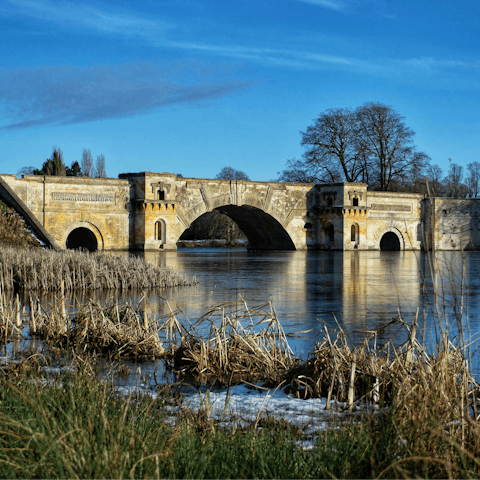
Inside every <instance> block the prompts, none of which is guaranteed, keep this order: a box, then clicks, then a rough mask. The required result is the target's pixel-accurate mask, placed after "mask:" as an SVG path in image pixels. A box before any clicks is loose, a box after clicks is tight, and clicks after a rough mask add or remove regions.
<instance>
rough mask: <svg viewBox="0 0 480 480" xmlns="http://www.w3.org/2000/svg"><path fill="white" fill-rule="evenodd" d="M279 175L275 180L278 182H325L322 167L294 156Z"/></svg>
mask: <svg viewBox="0 0 480 480" xmlns="http://www.w3.org/2000/svg"><path fill="white" fill-rule="evenodd" d="M277 175H279V177H278V178H277V179H276V180H274V181H276V182H293V183H324V182H325V180H324V177H323V176H322V172H321V168H319V167H318V166H316V165H315V164H314V163H313V162H312V163H310V162H305V160H298V159H296V158H292V159H291V160H287V164H286V168H285V169H284V170H282V171H280V172H277Z"/></svg>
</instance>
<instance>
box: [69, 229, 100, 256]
mask: <svg viewBox="0 0 480 480" xmlns="http://www.w3.org/2000/svg"><path fill="white" fill-rule="evenodd" d="M93 237H94V238H95V241H96V245H94V244H95V242H94V239H93ZM64 246H65V248H74V249H75V248H85V249H88V250H90V251H95V250H103V249H104V248H105V245H104V241H103V236H102V233H101V232H100V229H99V228H98V227H97V226H96V225H94V224H93V223H90V222H76V223H74V224H73V225H70V227H69V229H68V231H67V233H66V235H65V239H64Z"/></svg>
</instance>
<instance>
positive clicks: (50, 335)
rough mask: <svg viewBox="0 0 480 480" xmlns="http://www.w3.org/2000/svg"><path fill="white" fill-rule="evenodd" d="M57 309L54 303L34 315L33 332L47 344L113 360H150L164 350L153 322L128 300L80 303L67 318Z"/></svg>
mask: <svg viewBox="0 0 480 480" xmlns="http://www.w3.org/2000/svg"><path fill="white" fill-rule="evenodd" d="M41 310H43V309H41ZM61 310H62V309H61V308H58V306H57V307H56V308H52V309H51V310H50V312H49V313H48V312H41V313H40V314H38V315H37V321H36V328H37V334H39V335H41V336H43V337H44V338H45V340H46V341H47V343H48V344H49V345H51V346H55V347H60V348H63V349H72V350H74V351H79V350H82V351H88V352H93V353H96V354H100V355H104V356H107V357H109V358H115V359H120V358H124V359H125V358H135V359H154V358H155V357H157V358H158V357H161V356H162V355H163V353H164V348H163V344H162V342H161V341H160V339H159V335H158V327H157V323H156V322H154V321H151V320H150V319H149V318H148V315H147V313H146V311H145V310H144V311H143V312H142V311H141V309H140V308H139V306H133V305H131V304H129V303H125V304H123V305H119V304H117V303H113V304H111V305H108V306H102V305H100V304H98V303H96V302H94V301H90V302H89V303H87V304H83V305H80V306H79V309H78V312H77V313H76V315H74V316H73V317H72V318H71V319H68V318H67V317H66V316H65V315H64V314H63V313H62V311H61Z"/></svg>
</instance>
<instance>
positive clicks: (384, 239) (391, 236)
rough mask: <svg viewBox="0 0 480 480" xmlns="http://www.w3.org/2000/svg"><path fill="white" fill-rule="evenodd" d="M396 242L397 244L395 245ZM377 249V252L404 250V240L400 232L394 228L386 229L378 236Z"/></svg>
mask: <svg viewBox="0 0 480 480" xmlns="http://www.w3.org/2000/svg"><path fill="white" fill-rule="evenodd" d="M395 237H396V238H395ZM397 240H398V243H397ZM377 247H378V249H379V250H390V251H392V250H393V251H400V250H401V251H403V250H405V239H404V237H403V235H402V232H401V231H400V230H399V229H398V228H395V227H389V228H387V229H386V230H384V231H383V232H382V234H381V235H379V239H378V246H377ZM382 247H383V248H382Z"/></svg>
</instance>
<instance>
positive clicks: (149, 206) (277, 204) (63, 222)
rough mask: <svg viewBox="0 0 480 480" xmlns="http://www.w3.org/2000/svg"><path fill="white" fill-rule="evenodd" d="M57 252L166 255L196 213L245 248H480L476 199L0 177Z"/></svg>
mask: <svg viewBox="0 0 480 480" xmlns="http://www.w3.org/2000/svg"><path fill="white" fill-rule="evenodd" d="M1 178H2V179H3V181H4V182H6V184H8V186H9V187H10V189H11V190H12V191H13V192H14V193H15V196H16V198H17V201H18V202H21V204H22V208H24V210H25V211H27V213H28V214H29V215H31V216H32V217H34V218H35V219H36V221H37V223H39V224H40V225H41V226H43V228H44V229H45V230H46V231H47V232H48V234H50V236H51V237H52V238H53V239H54V241H55V242H56V243H57V244H58V245H59V247H60V248H67V247H73V248H75V247H77V246H82V242H83V246H85V247H87V248H90V247H92V248H91V249H97V248H98V249H100V250H147V251H156V250H173V249H176V243H177V241H178V240H179V238H180V237H181V235H182V233H183V232H184V231H185V230H186V229H187V228H188V227H189V226H190V225H191V224H192V223H193V222H194V221H195V220H196V219H197V218H198V217H200V216H201V215H203V214H204V213H206V212H209V211H212V210H213V209H217V210H219V211H220V212H222V213H224V214H226V215H228V216H230V217H231V218H232V219H233V220H234V221H235V222H236V223H237V224H238V225H239V227H240V228H241V229H242V230H243V231H244V233H245V234H246V236H247V237H248V239H249V247H250V248H251V249H254V250H294V249H297V250H307V249H311V250H324V249H326V250H380V249H393V250H420V249H431V248H436V249H438V250H460V249H470V250H477V249H480V222H479V220H480V203H479V200H477V199H446V198H432V199H429V198H426V197H425V196H424V195H419V194H406V193H394V192H374V191H369V190H368V186H367V184H365V183H334V184H320V185H315V184H295V183H278V182H252V181H243V180H242V181H240V180H238V181H235V180H209V179H197V178H182V177H178V176H176V175H174V174H170V173H152V172H140V173H125V174H122V175H120V176H119V178H118V179H96V178H84V177H78V178H77V177H49V176H46V177H44V176H23V177H22V178H17V177H16V176H15V175H1Z"/></svg>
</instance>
